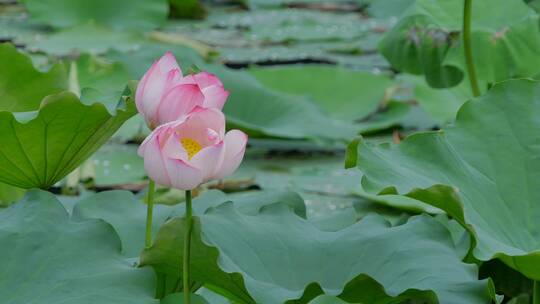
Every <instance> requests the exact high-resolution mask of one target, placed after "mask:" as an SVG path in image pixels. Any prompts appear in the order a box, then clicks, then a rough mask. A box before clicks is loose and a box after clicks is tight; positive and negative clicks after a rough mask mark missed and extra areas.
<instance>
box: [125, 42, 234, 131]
mask: <svg viewBox="0 0 540 304" xmlns="http://www.w3.org/2000/svg"><path fill="white" fill-rule="evenodd" d="M228 96H229V92H228V91H227V90H225V88H224V87H223V84H222V83H221V81H220V80H219V78H217V77H216V76H215V75H213V74H210V73H208V72H201V73H198V74H195V75H188V76H185V77H184V76H183V75H182V70H181V69H180V67H179V66H178V63H177V62H176V58H174V55H173V54H172V53H170V52H167V53H165V55H163V56H162V57H161V58H160V59H159V60H157V61H156V62H154V64H152V66H151V67H150V69H149V70H148V71H147V72H146V74H144V76H143V77H142V79H141V81H140V82H139V85H138V87H137V92H136V94H135V103H136V104H137V109H138V110H139V113H141V114H142V115H143V117H144V119H145V120H146V123H147V124H148V126H149V127H150V129H154V128H155V127H157V126H159V125H162V124H165V123H168V122H170V121H174V120H176V119H179V118H181V117H182V116H185V115H187V114H188V113H189V112H191V111H192V110H193V109H194V108H195V107H203V108H217V109H220V110H221V109H222V108H223V105H224V104H225V101H226V100H227V97H228Z"/></svg>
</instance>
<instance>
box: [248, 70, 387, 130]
mask: <svg viewBox="0 0 540 304" xmlns="http://www.w3.org/2000/svg"><path fill="white" fill-rule="evenodd" d="M250 73H251V74H253V75H254V76H255V78H257V79H258V80H259V81H260V82H262V83H263V84H264V85H265V86H268V87H270V88H273V89H276V90H278V91H282V92H285V93H290V94H295V95H306V96H309V97H311V98H312V99H313V101H315V102H316V103H317V105H319V106H320V107H321V109H323V110H324V111H325V112H326V113H328V114H329V115H330V116H332V117H334V118H337V119H344V120H351V121H352V120H356V119H360V118H363V117H365V116H367V115H369V114H371V113H372V112H374V111H375V110H377V108H378V106H379V105H380V104H381V103H382V102H383V101H384V98H385V91H386V89H387V88H388V87H390V85H392V81H391V80H390V78H388V77H385V76H382V75H374V74H372V73H368V72H361V71H353V70H348V69H344V68H339V67H331V66H295V67H284V68H282V67H280V68H253V69H251V70H250Z"/></svg>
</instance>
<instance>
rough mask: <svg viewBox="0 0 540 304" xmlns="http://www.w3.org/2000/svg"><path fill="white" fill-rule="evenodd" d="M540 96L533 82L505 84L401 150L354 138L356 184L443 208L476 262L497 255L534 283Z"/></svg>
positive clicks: (537, 272)
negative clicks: (471, 244) (463, 233)
mask: <svg viewBox="0 0 540 304" xmlns="http://www.w3.org/2000/svg"><path fill="white" fill-rule="evenodd" d="M539 92H540V84H539V83H538V82H534V81H528V80H511V81H507V82H503V83H501V84H497V85H495V86H494V87H493V88H492V89H491V90H490V91H489V92H488V93H487V94H486V95H485V96H482V97H480V98H478V99H476V100H473V101H470V102H467V103H466V104H465V105H463V107H462V108H461V110H460V111H459V113H458V116H457V119H456V123H455V126H451V127H448V128H447V129H446V130H445V131H442V132H428V133H419V134H415V135H412V136H409V137H408V138H406V139H405V140H404V141H402V143H401V144H400V145H388V144H384V145H380V146H376V147H373V146H371V145H369V144H367V143H365V142H363V141H360V143H359V145H358V147H357V154H356V155H357V158H356V160H357V163H356V164H357V165H358V167H359V168H360V169H361V170H362V171H363V172H364V174H365V176H364V179H363V180H362V185H363V186H364V188H365V189H366V190H368V191H369V192H371V193H383V194H391V193H392V194H397V193H399V194H402V195H407V196H409V197H412V198H414V199H417V200H420V201H423V202H425V203H428V204H431V205H433V206H436V207H438V208H441V209H443V210H444V211H446V212H447V213H448V214H449V215H450V216H452V217H453V218H454V219H456V220H457V221H458V222H460V223H461V224H462V225H463V226H464V227H466V228H467V229H468V230H469V232H470V233H471V235H472V236H473V237H474V239H475V240H476V242H477V244H476V247H475V248H474V251H473V254H474V256H475V257H476V258H478V259H480V260H482V261H487V260H491V259H494V258H499V259H501V260H502V261H503V262H505V263H506V264H508V265H509V266H510V267H512V268H514V269H516V270H518V271H519V272H521V273H523V274H524V275H525V276H527V277H529V278H532V279H535V280H538V279H540V268H539V267H538V265H540V260H539V257H540V255H539V254H538V252H540V238H539V235H540V226H538V225H537V222H538V220H537V219H538V217H539V215H540V209H539V205H538V204H537V202H538V201H539V200H538V199H537V198H539V197H540V192H539V190H538V187H536V186H535V185H534V181H536V180H538V178H539V177H540V163H539V162H538V159H539V158H540V146H539V145H538V144H537V143H538V142H539V141H540V132H538V131H537V130H540V121H539V120H538V117H539V116H540V93H539Z"/></svg>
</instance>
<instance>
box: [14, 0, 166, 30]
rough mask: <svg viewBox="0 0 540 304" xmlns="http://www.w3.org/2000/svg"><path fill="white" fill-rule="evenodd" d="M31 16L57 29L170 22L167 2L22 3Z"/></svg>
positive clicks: (60, 0) (45, 0)
mask: <svg viewBox="0 0 540 304" xmlns="http://www.w3.org/2000/svg"><path fill="white" fill-rule="evenodd" d="M22 2H23V4H24V6H25V7H26V9H27V10H28V12H29V13H30V17H31V18H32V19H33V20H35V21H37V22H41V23H44V24H47V25H52V26H54V27H62V28H65V27H71V26H75V25H79V24H82V23H86V22H88V21H90V20H94V21H96V22H97V23H99V24H103V25H106V26H110V27H115V28H139V29H152V28H155V27H156V26H159V25H161V24H163V23H164V22H165V21H166V20H167V13H168V7H167V0H115V1H109V0H92V1H86V0H23V1H22Z"/></svg>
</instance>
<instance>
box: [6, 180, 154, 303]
mask: <svg viewBox="0 0 540 304" xmlns="http://www.w3.org/2000/svg"><path fill="white" fill-rule="evenodd" d="M0 247H1V248H2V250H1V251H0V269H1V270H0V273H2V280H0V298H1V299H2V302H4V303H10V304H30V303H65V304H91V303H115V304H128V303H129V304H152V303H154V304H157V303H159V301H157V300H154V298H153V292H154V285H155V278H154V275H153V274H152V272H151V271H148V270H147V269H140V268H135V267H134V266H133V263H132V262H129V261H127V260H125V259H124V258H123V257H122V256H121V255H120V240H119V238H118V236H117V235H116V233H115V231H114V229H113V228H112V227H111V226H110V225H109V224H107V223H105V222H103V221H96V220H85V221H73V220H71V219H70V218H69V216H68V214H67V212H66V210H65V209H64V207H63V206H62V205H61V204H60V202H59V201H58V200H57V199H56V198H55V197H54V195H52V194H50V193H47V192H44V191H41V190H31V191H29V192H28V194H27V196H26V197H25V198H24V199H23V200H22V201H20V202H19V203H17V204H14V205H12V206H11V207H9V208H7V209H4V210H0Z"/></svg>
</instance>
